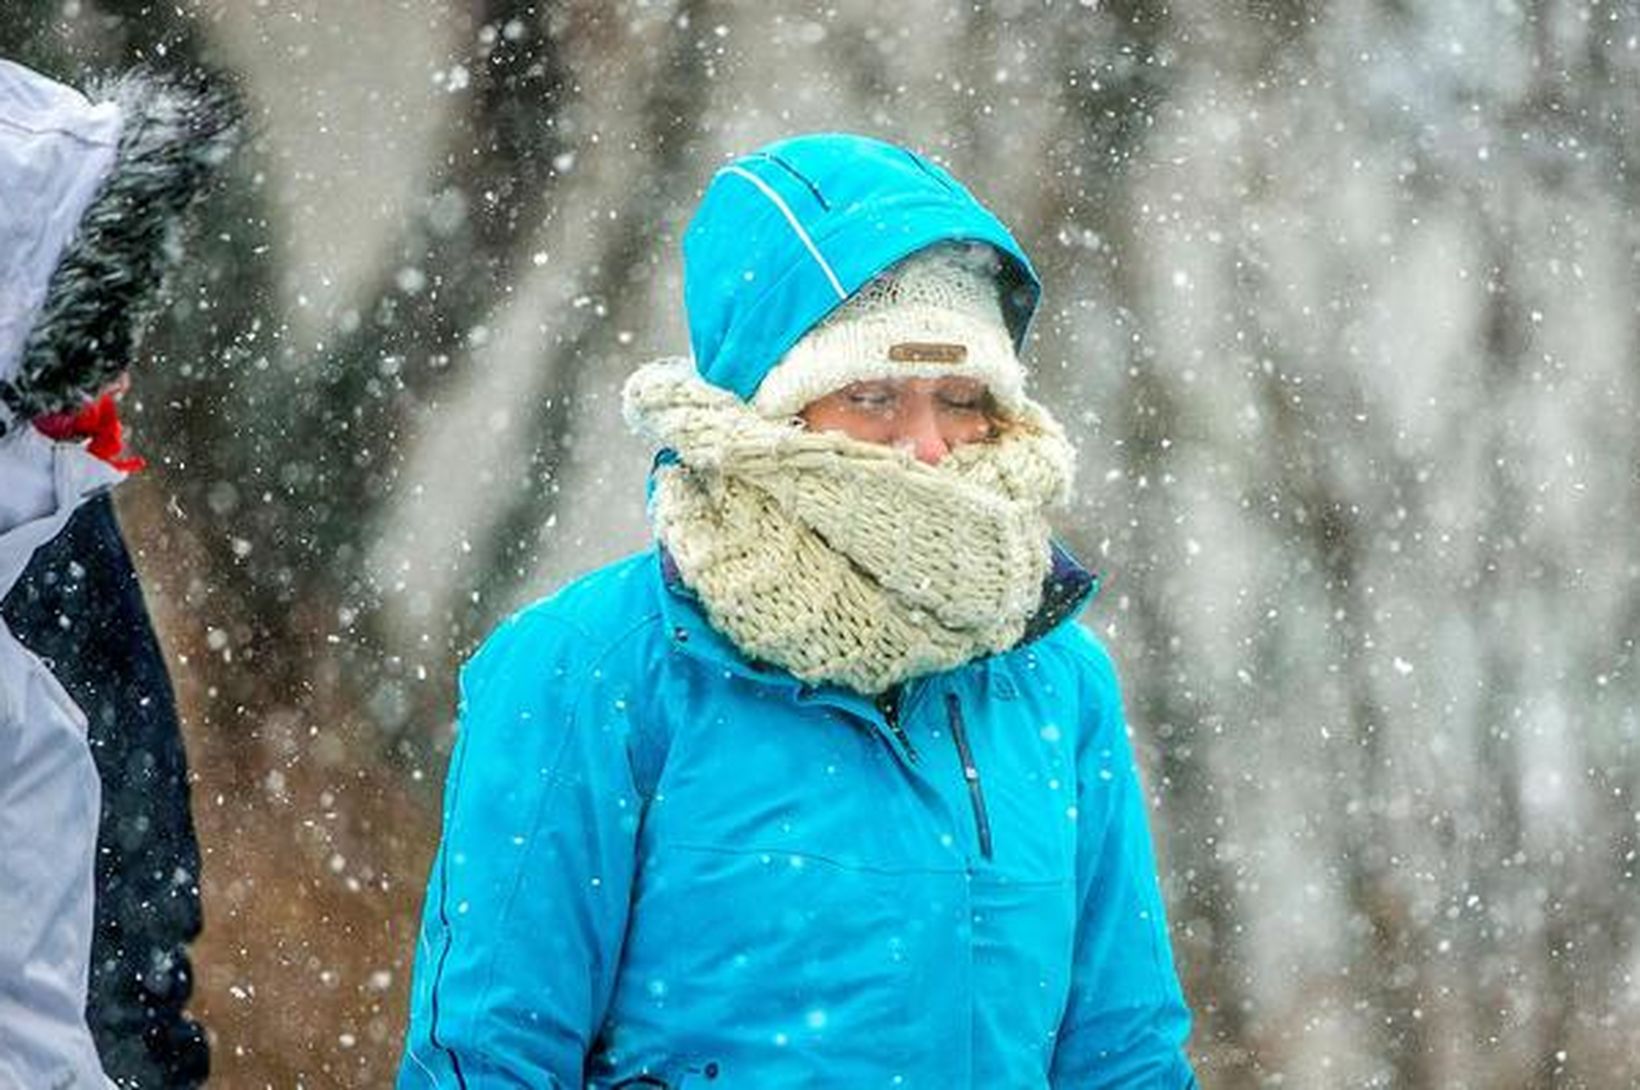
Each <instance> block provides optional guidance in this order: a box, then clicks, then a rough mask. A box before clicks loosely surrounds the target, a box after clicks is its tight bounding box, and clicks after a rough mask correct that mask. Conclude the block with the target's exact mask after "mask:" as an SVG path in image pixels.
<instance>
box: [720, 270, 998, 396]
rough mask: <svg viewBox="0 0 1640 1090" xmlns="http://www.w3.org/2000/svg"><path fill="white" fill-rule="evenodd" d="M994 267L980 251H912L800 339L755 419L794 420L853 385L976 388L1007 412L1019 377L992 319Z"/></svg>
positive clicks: (761, 390)
mask: <svg viewBox="0 0 1640 1090" xmlns="http://www.w3.org/2000/svg"><path fill="white" fill-rule="evenodd" d="M999 269H1000V266H999V259H998V257H997V255H996V251H994V250H993V249H991V247H989V246H986V245H983V244H968V243H946V244H941V245H938V246H933V247H930V248H928V249H926V250H921V251H919V252H917V253H915V254H913V255H912V256H911V257H909V258H907V259H905V260H904V261H902V262H900V263H899V264H898V265H895V266H894V267H893V268H892V269H890V270H889V271H888V272H886V273H884V274H883V275H881V276H879V277H878V278H877V279H875V280H873V281H872V282H871V283H869V284H867V285H866V286H865V287H863V288H861V289H860V290H859V291H858V292H857V293H855V295H854V296H853V298H851V299H849V300H848V301H847V302H845V303H844V304H843V305H842V306H840V307H838V308H837V309H836V310H835V311H833V312H832V313H831V314H830V315H828V316H827V317H826V319H825V320H824V321H822V322H821V323H820V324H819V325H817V326H815V327H814V328H813V329H811V330H809V332H808V333H806V334H804V335H803V339H802V340H800V341H798V342H797V343H796V344H794V345H793V346H792V347H791V350H790V351H788V352H787V353H786V354H785V356H783V357H782V358H781V360H780V362H779V363H778V364H776V365H775V366H774V368H773V369H772V370H770V371H769V373H768V375H766V376H765V377H764V379H763V383H762V385H760V386H759V387H758V388H757V393H756V394H754V395H753V397H752V406H753V407H754V408H755V409H756V410H757V411H758V412H759V413H760V414H762V415H763V416H766V417H782V416H795V415H796V414H797V413H798V412H800V411H801V410H802V409H803V408H804V407H805V406H807V405H810V404H812V403H813V402H815V401H817V400H819V399H820V398H822V397H825V396H826V395H827V394H830V393H832V392H833V391H835V390H840V389H842V388H843V387H845V386H849V385H851V384H853V383H856V382H864V381H869V380H873V379H885V378H944V377H947V376H953V375H955V376H961V377H964V378H973V379H978V380H979V381H981V382H983V383H985V385H986V387H987V388H989V390H990V392H991V395H992V397H994V398H995V399H996V402H997V405H998V407H999V408H1000V409H1001V410H1002V411H1003V412H1004V413H1012V412H1014V411H1015V410H1017V409H1018V408H1019V406H1020V405H1021V404H1022V403H1023V401H1024V399H1025V375H1024V370H1023V368H1021V366H1020V363H1019V357H1018V355H1017V354H1016V353H1015V352H1014V342H1013V338H1012V337H1011V336H1010V335H1009V332H1008V326H1007V323H1006V322H1005V321H1004V320H1003V317H1002V294H1001V291H1002V289H1001V284H1000V281H999V280H998V273H999Z"/></svg>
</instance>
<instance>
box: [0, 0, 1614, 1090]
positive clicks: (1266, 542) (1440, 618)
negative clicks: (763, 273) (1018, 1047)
mask: <svg viewBox="0 0 1640 1090" xmlns="http://www.w3.org/2000/svg"><path fill="white" fill-rule="evenodd" d="M0 55H6V56H10V57H12V58H15V59H18V60H21V61H24V62H25V63H29V64H32V65H34V66H36V67H39V68H41V69H43V70H45V71H47V72H49V73H51V74H53V75H55V76H57V77H58V78H61V79H65V80H67V81H69V82H73V83H79V84H83V83H85V82H86V81H87V80H88V79H89V78H91V77H92V76H94V75H96V74H98V73H107V72H109V71H112V70H116V69H120V68H123V67H126V66H129V65H131V64H137V63H141V64H147V65H149V66H152V67H154V68H158V69H161V70H170V69H179V70H187V69H191V68H193V67H195V66H197V65H199V64H202V63H203V64H206V65H210V66H213V67H215V68H217V69H219V70H222V71H225V72H227V73H230V74H231V75H232V76H233V77H234V78H235V79H236V80H237V81H238V82H239V84H240V85H241V87H242V88H243V91H244V94H245V96H246V98H247V99H248V101H249V103H250V111H251V116H252V118H253V130H254V131H253V136H252V139H251V140H250V141H249V142H248V145H247V147H246V148H245V149H244V152H243V154H241V155H240V156H239V158H238V160H237V162H236V163H235V164H234V166H233V170H232V172H231V177H230V179H229V181H228V183H227V184H226V185H224V186H223V187H221V188H220V189H219V190H218V191H217V192H216V194H215V195H214V196H213V197H212V198H211V200H210V201H209V203H208V205H207V206H206V208H205V216H204V224H203V227H202V229H201V230H200V231H199V232H198V233H197V235H196V237H195V238H194V240H193V243H192V247H191V250H190V257H189V260H188V262H187V265H186V267H185V269H184V271H183V273H182V275H181V276H180V277H179V278H178V279H177V280H176V282H175V284H174V290H173V299H174V305H173V307H172V309H171V311H170V312H169V315H168V316H167V318H166V320H165V321H164V322H163V324H162V326H161V328H160V329H159V330H158V331H157V332H156V334H155V335H154V336H152V337H151V338H150V340H149V342H148V346H147V357H148V358H145V359H143V360H142V361H141V362H140V363H139V364H138V366H137V368H136V369H135V387H134V390H133V392H132V394H131V395H130V397H129V398H128V400H127V410H126V415H127V416H128V418H129V422H130V425H131V428H132V431H133V433H134V434H133V445H134V446H135V448H136V449H137V450H138V452H140V453H142V454H144V455H146V456H147V457H148V458H149V460H150V463H151V465H150V468H149V469H148V470H147V471H146V472H145V473H143V474H141V475H139V477H138V478H137V479H136V480H135V481H134V482H133V483H132V484H131V485H128V486H126V487H125V488H123V489H122V490H121V491H120V493H119V507H120V512H121V515H122V518H123V520H124V522H125V525H126V528H127V533H128V536H129V537H130V540H131V544H132V548H133V550H134V551H135V552H137V554H138V562H139V567H140V568H141V570H142V572H143V576H144V581H145V584H146V587H147V591H148V595H149V598H150V602H151V605H152V607H153V609H154V611H155V614H156V620H157V623H158V624H159V626H160V628H161V634H162V636H163V639H164V643H165V645H166V649H167V653H168V655H169V658H170V662H171V666H172V670H173V674H174V677H175V679H176V682H177V684H178V688H179V696H180V698H181V702H182V709H183V714H184V721H185V727H186V732H187V740H188V746H189V750H190V754H191V757H192V760H193V762H194V769H195V776H194V787H193V792H194V794H193V798H194V805H195V809H196V817H197V820H198V822H199V826H200V836H201V841H202V844H203V848H204V851H205V864H204V877H203V890H204V903H205V913H206V930H205V935H204V939H203V941H202V942H201V943H200V945H199V946H198V947H197V950H196V962H197V966H198V969H199V988H198V993H197V1002H196V1010H197V1013H198V1014H199V1015H200V1016H201V1017H202V1018H203V1019H204V1020H205V1022H206V1023H207V1024H208V1026H209V1027H210V1030H211V1032H212V1034H213V1040H214V1049H215V1066H216V1073H217V1074H216V1079H215V1082H216V1084H218V1085H222V1086H227V1087H260V1086H269V1087H329V1086H338V1087H378V1086H385V1085H387V1084H388V1083H389V1082H390V1079H391V1072H392V1069H393V1067H394V1065H395V1063H396V1058H397V1047H398V1042H399V1038H400V1035H401V1033H402V1028H403V1016H404V1010H405V996H406V990H407V988H408V984H409V968H410V962H411V957H412V949H413V943H414V934H415V915H416V912H417V910H418V907H419V904H420V899H421V886H422V882H423V879H424V874H425V868H426V865H427V862H428V860H429V859H430V857H431V853H432V850H433V847H434V844H435V841H436V837H437V832H438V815H437V806H438V796H439V788H440V783H441V780H442V776H443V769H444V763H445V758H446V754H447V752H448V748H449V744H450V740H451V722H452V709H453V686H452V681H453V676H454V670H455V668H456V666H457V664H458V662H459V661H460V660H461V659H462V658H463V657H464V656H465V655H466V654H467V653H468V652H469V651H470V650H471V649H472V648H473V646H474V645H475V643H476V642H477V641H478V640H479V639H480V638H481V637H482V635H483V634H484V632H485V631H486V630H487V629H488V628H489V627H490V626H491V625H492V624H494V623H495V621H496V620H498V619H499V618H500V617H502V616H504V615H505V614H506V613H508V612H509V611H510V610H512V609H514V608H516V607H517V606H518V605H519V604H521V603H523V602H526V601H528V600H530V599H532V598H535V597H537V596H539V595H542V594H544V593H547V592H549V591H550V590H552V588H553V587H554V586H555V585H556V584H558V583H559V582H561V581H562V580H563V579H564V578H566V577H567V576H568V575H570V574H572V573H574V572H577V571H579V570H581V569H584V568H587V567H590V566H593V565H595V564H598V563H600V562H603V561H605V560H608V559H612V558H614V557H616V556H619V555H621V554H623V553H625V552H627V551H630V550H632V549H635V548H639V547H642V546H643V544H644V543H645V539H646V532H645V528H644V525H643V517H642V494H643V493H642V489H643V477H644V473H645V470H646V468H647V463H648V456H647V452H646V451H645V450H644V449H643V447H642V444H640V443H639V442H638V441H637V440H635V439H633V438H630V437H629V436H627V435H626V434H625V432H624V430H623V428H622V426H621V424H620V421H619V411H618V398H617V391H618V387H619V384H620V382H621V380H622V379H623V377H624V376H625V375H626V374H627V372H628V371H629V370H630V369H631V368H632V367H633V366H635V365H636V364H638V363H641V362H644V361H647V360H649V359H651V358H654V357H656V356H659V355H662V354H668V353H680V352H684V351H686V350H687V341H686V337H685V332H684V323H683V315H682V306H681V291H680V282H679V276H680V270H679V257H678V251H677V240H678V237H679V234H680V232H681V230H682V228H683V226H684V224H685V222H686V220H687V216H688V214H689V212H690V210H691V208H692V206H693V204H694V202H695V200H696V199H697V197H698V195H699V193H700V191H701V189H702V187H703V186H704V184H705V183H706V181H707V180H708V179H709V177H710V176H711V174H712V172H713V171H714V170H715V169H716V168H717V167H718V166H719V165H720V164H721V163H722V162H723V161H724V159H725V158H726V157H727V156H729V155H731V154H734V153H737V152H740V151H745V150H749V149H750V148H752V147H754V146H755V145H757V144H759V143H761V142H763V141H766V140H769V139H772V138H775V137H778V136H781V135H785V134H789V133H793V132H797V131H802V130H812V129H847V130H853V131H860V132H866V133H871V134H876V135H881V136H885V137H888V138H890V139H894V140H898V141H902V142H905V143H908V144H911V145H913V146H915V147H917V148H918V149H920V150H921V151H923V152H924V153H926V154H928V155H929V156H931V157H932V158H935V159H937V160H939V161H940V162H942V163H943V164H945V165H946V166H947V167H949V168H950V169H951V170H952V171H954V172H955V173H956V174H957V175H958V176H959V177H961V178H963V179H964V180H966V181H967V182H968V183H969V185H970V187H971V188H972V189H973V190H974V191H975V192H976V193H977V194H978V195H979V196H980V197H981V198H982V199H983V200H985V201H986V202H987V203H989V204H990V205H991V206H992V207H994V208H996V209H997V210H998V211H999V212H1000V213H1001V214H1002V216H1003V218H1004V219H1005V220H1006V221H1007V222H1009V223H1010V224H1011V225H1012V227H1013V228H1014V230H1015V233H1016V234H1017V235H1018V236H1019V237H1020V239H1021V241H1022V242H1023V243H1024V244H1025V246H1026V248H1027V249H1028V250H1029V252H1030V253H1031V254H1032V255H1033V256H1034V258H1035V260H1036V262H1037V265H1038V267H1039V270H1040V272H1041V273H1042V276H1043V279H1044V280H1045V281H1046V284H1047V296H1046V301H1045V305H1044V309H1043V311H1042V313H1041V316H1040V318H1039V319H1038V321H1037V323H1036V326H1035V329H1034V333H1033V337H1032V344H1031V348H1030V356H1029V360H1028V362H1029V364H1030V365H1031V367H1032V370H1033V373H1034V382H1035V387H1036V391H1037V393H1038V395H1039V396H1040V398H1041V399H1042V400H1044V401H1046V402H1048V403H1049V404H1050V405H1053V406H1056V407H1057V409H1058V410H1059V413H1060V415H1061V418H1062V419H1063V420H1064V421H1065V422H1066V424H1067V426H1068V428H1069V430H1070V431H1071V433H1072V435H1073V437H1074V438H1075V439H1076V441H1077V442H1078V444H1079V447H1080V452H1081V462H1080V480H1079V495H1078V499H1077V501H1076V502H1075V504H1074V506H1073V507H1072V509H1071V510H1070V511H1068V512H1066V513H1065V515H1064V517H1063V519H1062V527H1063V531H1064V535H1065V537H1066V539H1067V540H1068V541H1069V543H1070V544H1071V546H1072V547H1073V549H1075V550H1076V551H1077V552H1078V553H1079V554H1080V555H1081V556H1083V557H1084V558H1085V559H1086V560H1087V561H1088V562H1089V563H1090V564H1091V565H1092V566H1094V567H1096V568H1097V569H1099V570H1100V571H1101V572H1102V573H1103V575H1104V577H1105V580H1106V589H1105V591H1104V592H1103V593H1102V595H1101V596H1100V597H1099V599H1097V600H1096V601H1095V603H1094V604H1093V606H1092V608H1091V609H1090V610H1089V611H1088V612H1087V614H1085V616H1084V618H1083V619H1084V623H1087V624H1089V625H1090V626H1092V627H1093V628H1095V629H1096V630H1098V631H1099V632H1100V633H1102V634H1103V635H1104V636H1105V638H1106V640H1107V642H1108V643H1109V645H1110V646H1111V647H1112V649H1113V651H1114V653H1115V655H1116V658H1117V660H1118V662H1119V663H1120V665H1121V667H1122V669H1123V673H1124V677H1125V682H1126V685H1127V699H1128V705H1129V712H1130V718H1131V720H1132V724H1133V730H1134V733H1135V738H1136V741H1137V743H1138V746H1139V750H1140V754H1141V759H1142V761H1143V763H1144V768H1145V773H1146V782H1147V784H1148V786H1149V788H1150V791H1151V794H1152V796H1153V802H1154V811H1153V827H1154V830H1155V833H1156V836H1157V838H1158V846H1159V850H1160V854H1161V862H1162V870H1163V880H1164V885H1165V888H1166V891H1167V894H1168V897H1169V904H1170V910H1171V922H1172V927H1173V932H1174V936H1175V943H1176V947H1177V953H1178V956H1179V960H1180V966H1181V971H1182V973H1183V975H1184V979H1185V983H1186V988H1187V991H1188V992H1189V995H1190V998H1191V1000H1192V1002H1193V1005H1194V1007H1195V1010H1196V1013H1197V1027H1196V1031H1195V1036H1194V1038H1193V1042H1192V1053H1193V1055H1194V1056H1195V1057H1196V1059H1197V1062H1198V1065H1199V1070H1200V1074H1201V1077H1202V1082H1203V1084H1204V1086H1208V1087H1263V1086H1294V1087H1316V1086H1340V1087H1342V1086H1352V1087H1355V1086H1362V1087H1365V1086H1378V1087H1437V1086H1439V1087H1475V1088H1482V1087H1484V1088H1514V1087H1519V1088H1528V1087H1531V1088H1536V1087H1562V1086H1564V1087H1585V1086H1586V1087H1620V1086H1633V1085H1636V1084H1637V1081H1640V947H1637V943H1636V935H1637V930H1640V896H1637V892H1640V890H1637V885H1640V883H1637V881H1636V867H1637V858H1636V853H1637V851H1640V797H1637V792H1640V699H1637V698H1640V672H1637V663H1636V647H1635V641H1636V639H1637V638H1640V549H1637V548H1636V544H1635V538H1636V528H1637V523H1640V365H1637V351H1640V306H1637V301H1640V296H1637V293H1636V287H1637V285H1640V216H1637V213H1636V207H1637V205H1640V160H1637V158H1636V156H1637V154H1640V144H1637V136H1640V13H1637V11H1636V9H1635V7H1634V6H1633V5H1631V4H1627V3H1615V2H1609V0H1607V2H1603V0H1486V2H1478V0H1352V2H1333V3H1327V2H1322V0H1175V2H1172V3H1163V2H1161V0H1099V2H1096V3H1095V2H1089V0H1084V2H1082V3H1074V2H1067V0H1001V2H997V3H987V4H968V3H961V4H958V3H945V2H932V0H901V2H900V3H897V4H882V3H878V2H875V0H834V2H832V3H829V4H825V5H817V4H811V3H789V2H785V0H776V2H768V3H757V4H744V3H743V4H731V3H726V2H706V0H675V2H664V0H629V2H606V3H598V2H576V0H567V2H564V3H557V4H549V3H525V2H518V0H470V2H454V0H449V2H431V0H370V2H365V0H354V2H349V3H335V2H322V0H174V2H166V3H149V2H128V0H47V2H40V0H5V2H4V4H3V18H0Z"/></svg>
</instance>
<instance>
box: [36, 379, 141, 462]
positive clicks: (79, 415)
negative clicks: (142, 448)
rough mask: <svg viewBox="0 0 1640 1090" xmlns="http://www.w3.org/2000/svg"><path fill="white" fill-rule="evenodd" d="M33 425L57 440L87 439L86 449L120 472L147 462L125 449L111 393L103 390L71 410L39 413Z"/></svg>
mask: <svg viewBox="0 0 1640 1090" xmlns="http://www.w3.org/2000/svg"><path fill="white" fill-rule="evenodd" d="M34 426H35V427H36V428H38V429H39V430H40V431H41V432H43V433H44V434H46V435H47V436H49V437H51V438H52V439H56V440H58V441H59V442H65V441H72V440H75V439H90V440H91V443H90V445H89V446H87V447H86V450H88V451H89V452H90V453H91V454H92V456H93V457H97V458H101V459H102V460H103V461H105V462H107V463H108V464H109V465H111V466H113V467H114V468H115V469H118V470H120V471H122V472H124V473H135V472H136V471H137V470H139V469H142V468H144V467H145V466H147V464H148V463H147V462H145V461H143V460H142V459H141V458H138V457H137V456H135V455H131V454H126V453H125V440H124V438H123V436H122V431H123V429H122V428H121V427H120V417H119V412H118V410H117V409H116V408H115V407H114V395H113V394H104V395H102V396H101V397H99V398H97V399H96V400H95V401H88V402H86V403H85V405H84V406H83V407H82V408H80V409H77V410H75V411H73V412H62V413H51V414H49V415H47V416H42V417H39V418H37V419H36V420H35V421H34Z"/></svg>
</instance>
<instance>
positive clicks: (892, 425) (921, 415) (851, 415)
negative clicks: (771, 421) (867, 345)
mask: <svg viewBox="0 0 1640 1090" xmlns="http://www.w3.org/2000/svg"><path fill="white" fill-rule="evenodd" d="M995 411H996V406H995V403H994V402H993V400H992V398H991V394H990V391H989V390H987V389H986V387H985V384H984V383H983V382H980V381H979V380H978V379H972V378H962V377H957V376H952V377H950V378H902V379H873V380H870V381H867V382H856V383H854V384H853V385H852V386H845V387H843V388H842V389H841V390H837V391H834V392H832V393H829V394H827V395H826V396H825V397H823V398H820V399H819V400H818V401H813V402H810V403H809V405H808V406H807V407H806V408H805V409H804V410H803V411H802V412H801V413H799V414H798V415H799V416H800V417H801V418H802V420H803V423H804V424H806V425H807V426H808V427H809V429H810V430H812V431H840V432H843V433H845V434H846V435H849V436H850V437H852V438H855V439H859V440H861V441H862V442H866V443H882V444H885V445H887V446H894V447H899V448H901V449H903V450H905V451H908V452H909V453H911V454H912V455H913V456H915V457H916V459H917V460H918V461H920V462H925V463H927V464H928V465H935V464H937V463H938V462H939V461H940V459H942V458H944V457H945V456H946V455H947V454H949V453H950V452H951V451H952V450H954V449H956V448H957V447H959V446H961V445H962V444H964V443H975V442H979V441H981V440H984V439H989V438H991V436H992V434H993V432H994V430H995Z"/></svg>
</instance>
